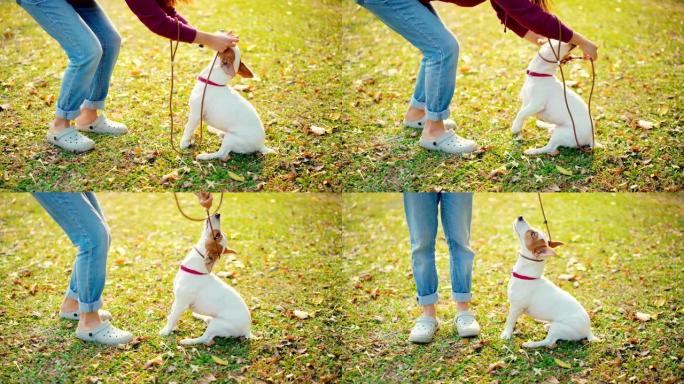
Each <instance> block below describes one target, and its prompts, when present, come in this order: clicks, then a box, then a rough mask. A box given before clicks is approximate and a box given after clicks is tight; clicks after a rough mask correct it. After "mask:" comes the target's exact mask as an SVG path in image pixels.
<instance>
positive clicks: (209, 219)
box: [173, 192, 223, 259]
mask: <svg viewBox="0 0 684 384" xmlns="http://www.w3.org/2000/svg"><path fill="white" fill-rule="evenodd" d="M173 198H174V199H175V200H176V207H177V208H178V212H180V214H181V215H183V217H185V218H186V219H188V220H190V221H204V220H206V221H207V223H209V229H210V230H211V237H212V239H213V240H214V243H215V244H216V247H217V248H219V249H220V248H221V244H219V242H218V241H219V239H220V238H221V232H219V233H218V234H215V233H214V226H213V225H212V224H211V216H212V215H215V214H217V213H218V211H219V210H220V209H221V206H222V205H223V192H221V199H220V200H219V203H218V206H217V207H216V210H214V213H213V214H212V213H210V212H209V208H207V209H206V214H207V217H206V218H201V219H197V218H194V217H191V216H190V215H188V214H187V213H185V211H183V208H181V205H180V202H179V201H178V194H177V193H176V192H174V193H173ZM195 252H197V253H198V254H199V255H200V256H202V258H203V259H204V258H205V257H204V255H203V254H202V253H201V252H200V251H198V250H197V248H195Z"/></svg>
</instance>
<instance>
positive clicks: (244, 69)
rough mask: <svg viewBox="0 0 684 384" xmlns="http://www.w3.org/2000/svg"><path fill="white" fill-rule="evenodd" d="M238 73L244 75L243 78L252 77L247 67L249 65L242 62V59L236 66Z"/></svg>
mask: <svg viewBox="0 0 684 384" xmlns="http://www.w3.org/2000/svg"><path fill="white" fill-rule="evenodd" d="M238 75H240V76H242V77H244V78H245V79H251V78H253V77H254V74H253V73H252V70H251V69H249V67H248V66H246V65H245V63H243V62H242V61H241V62H240V66H239V67H238Z"/></svg>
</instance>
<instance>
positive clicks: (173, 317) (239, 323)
mask: <svg viewBox="0 0 684 384" xmlns="http://www.w3.org/2000/svg"><path fill="white" fill-rule="evenodd" d="M209 220H211V226H210V224H209ZM220 225H221V224H220V215H219V214H216V215H214V216H212V217H211V218H210V219H208V220H206V221H205V225H204V230H203V232H202V237H201V238H200V240H199V241H198V242H197V244H196V245H195V246H194V247H193V248H192V250H191V251H190V253H188V255H187V256H186V257H185V259H184V260H183V262H182V263H181V266H180V270H179V271H178V273H177V274H176V278H175V279H174V281H173V293H174V295H175V300H174V302H173V306H172V307H171V312H170V313H169V317H168V321H167V323H166V326H165V327H164V328H163V329H162V330H161V331H160V332H159V334H160V335H162V336H167V335H168V334H170V333H171V332H172V331H173V329H174V328H175V327H176V323H177V322H178V319H179V318H180V316H181V315H182V314H183V312H184V311H185V310H186V309H188V308H190V309H191V310H192V312H193V316H194V317H196V318H198V319H200V320H204V321H205V322H206V323H207V329H206V330H205V331H204V334H203V335H202V336H200V337H198V338H195V339H184V340H181V342H180V343H181V344H183V345H191V344H200V343H205V344H208V343H210V342H211V341H212V339H213V338H214V337H250V335H251V333H250V328H251V324H252V318H251V315H250V313H249V309H248V308H247V304H245V301H244V300H242V297H240V294H239V293H238V292H237V291H236V290H235V289H233V288H232V287H231V286H229V285H228V284H226V283H225V282H223V280H221V279H220V278H218V277H217V276H216V275H214V274H212V273H211V269H212V267H213V266H214V263H216V261H217V260H218V259H219V258H220V257H221V255H222V254H225V253H233V254H234V253H235V251H233V250H232V249H230V248H228V247H227V241H226V236H225V234H224V233H222V232H221V229H220ZM212 228H213V231H212Z"/></svg>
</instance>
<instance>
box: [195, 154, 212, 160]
mask: <svg viewBox="0 0 684 384" xmlns="http://www.w3.org/2000/svg"><path fill="white" fill-rule="evenodd" d="M213 159H214V156H213V155H212V154H211V153H200V154H199V155H197V160H201V161H209V160H213Z"/></svg>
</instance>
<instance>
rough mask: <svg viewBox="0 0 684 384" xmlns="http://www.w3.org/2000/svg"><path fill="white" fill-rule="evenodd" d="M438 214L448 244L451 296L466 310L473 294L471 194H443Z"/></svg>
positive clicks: (461, 308) (460, 307)
mask: <svg viewBox="0 0 684 384" xmlns="http://www.w3.org/2000/svg"><path fill="white" fill-rule="evenodd" d="M441 214H442V227H443V228H444V234H445V236H446V240H447V244H448V245H449V255H450V265H451V267H450V270H451V291H452V297H453V299H454V300H455V301H456V302H457V303H458V307H459V309H460V310H466V309H468V303H469V302H470V300H471V297H472V294H471V293H470V289H471V279H472V273H473V258H474V257H475V254H474V253H473V251H472V250H471V249H470V223H471V219H472V215H473V194H472V193H443V194H442V206H441Z"/></svg>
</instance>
